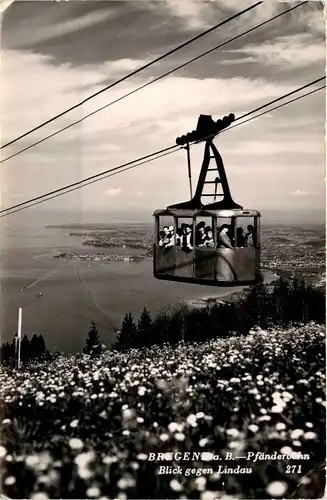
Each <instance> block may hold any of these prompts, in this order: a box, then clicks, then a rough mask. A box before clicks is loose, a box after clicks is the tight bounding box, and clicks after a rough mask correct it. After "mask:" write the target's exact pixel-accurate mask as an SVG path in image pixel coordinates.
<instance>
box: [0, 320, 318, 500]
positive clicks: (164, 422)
mask: <svg viewBox="0 0 327 500" xmlns="http://www.w3.org/2000/svg"><path fill="white" fill-rule="evenodd" d="M324 353H325V328H324V325H321V326H320V325H319V326H318V325H316V324H314V323H309V324H306V325H298V326H289V327H287V328H277V327H276V328H272V329H270V330H264V329H260V328H253V329H252V330H251V331H250V333H249V334H248V335H246V336H236V335H235V336H231V337H230V338H228V339H222V338H220V339H214V340H209V341H206V342H203V343H193V344H191V343H189V344H188V343H179V344H177V345H176V346H169V345H164V346H163V347H160V348H159V347H158V346H153V347H151V348H150V349H142V350H136V349H130V350H128V351H125V352H105V353H103V354H101V355H100V356H98V357H95V358H92V357H90V356H89V355H85V354H84V355H79V356H68V357H64V356H58V357H57V358H56V359H54V360H53V361H51V362H48V363H43V364H42V363H36V362H33V363H31V364H30V365H28V366H26V367H24V368H23V370H22V371H20V372H18V371H17V370H15V369H10V368H4V367H1V368H0V387H1V414H2V422H1V436H2V445H1V446H0V460H1V464H0V465H1V468H2V472H3V477H2V488H3V493H4V494H5V495H7V496H8V497H10V498H34V499H35V500H43V499H46V498H99V499H100V498H101V499H113V498H119V499H120V500H125V499H128V498H180V499H189V498H197V499H198V498H201V499H202V500H213V499H215V498H219V499H225V500H228V499H232V498H247V499H252V498H253V499H254V498H261V499H262V498H320V497H321V496H322V495H323V492H324V481H325V477H324V476H325V474H324V470H322V469H323V468H324V460H325V446H324V442H325V406H326V403H325V384H326V380H325V354H324ZM154 452H155V453H158V452H162V453H168V452H174V453H176V452H191V453H193V452H202V454H201V456H200V458H199V459H198V460H195V461H193V462H190V461H188V462H187V461H186V462H178V461H172V462H169V461H166V462H164V463H163V462H161V463H159V462H154V461H149V460H148V458H149V455H148V454H149V453H154ZM250 452H252V453H254V454H255V455H256V454H257V453H258V452H260V453H261V452H262V453H264V454H270V455H271V454H273V453H274V452H277V454H280V453H281V454H285V455H287V456H291V459H290V460H287V459H285V460H273V459H271V460H257V461H254V460H252V461H251V460H250V461H249V460H247V461H245V460H244V459H236V458H235V457H243V456H246V455H247V454H248V453H250ZM227 453H231V454H232V455H233V456H234V458H235V460H232V461H228V462H226V461H225V460H222V461H220V462H219V464H218V462H217V461H216V460H215V455H217V454H219V455H220V456H221V457H226V456H227V455H226V454H227ZM296 453H297V455H296ZM299 453H300V454H302V455H301V456H309V458H308V459H299V457H300V455H299ZM252 456H253V455H252ZM160 465H173V466H174V467H177V466H178V465H179V466H180V467H181V468H182V473H181V474H177V475H171V474H158V473H157V472H158V467H159V466H160ZM219 465H227V466H228V467H233V468H235V467H236V466H237V465H240V466H241V467H250V468H251V469H252V470H251V473H250V474H223V473H221V472H219ZM192 468H194V469H208V468H212V470H213V473H212V474H209V475H206V474H202V475H201V476H199V475H197V474H196V472H195V473H186V469H192Z"/></svg>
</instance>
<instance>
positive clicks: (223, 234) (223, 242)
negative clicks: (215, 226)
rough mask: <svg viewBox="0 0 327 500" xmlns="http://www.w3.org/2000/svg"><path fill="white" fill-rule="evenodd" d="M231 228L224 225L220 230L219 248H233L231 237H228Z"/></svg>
mask: <svg viewBox="0 0 327 500" xmlns="http://www.w3.org/2000/svg"><path fill="white" fill-rule="evenodd" d="M228 232H229V226H228V225H227V224H223V225H222V226H221V227H220V228H219V234H218V246H219V247H220V248H233V245H232V242H231V240H230V237H229V236H228Z"/></svg>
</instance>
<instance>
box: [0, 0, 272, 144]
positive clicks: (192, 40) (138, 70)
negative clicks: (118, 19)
mask: <svg viewBox="0 0 327 500" xmlns="http://www.w3.org/2000/svg"><path fill="white" fill-rule="evenodd" d="M262 3H263V0H262V1H259V2H257V3H255V4H254V5H251V6H250V7H247V8H246V9H243V10H241V11H240V12H237V13H236V14H234V15H232V16H230V17H228V18H227V19H224V21H221V22H220V23H218V24H215V26H212V27H211V28H209V29H207V30H206V31H203V32H202V33H200V34H199V35H196V36H194V37H193V38H191V39H190V40H187V41H186V42H183V43H182V44H180V45H178V46H177V47H175V48H173V49H171V50H169V51H168V52H166V53H165V54H162V55H161V56H159V57H157V58H156V59H154V60H153V61H150V62H149V63H147V64H144V65H143V66H141V67H140V68H137V69H136V70H134V71H132V72H130V73H128V74H127V75H125V76H123V77H122V78H119V79H118V80H116V81H115V82H113V83H111V84H110V85H107V86H106V87H104V88H103V89H101V90H98V91H97V92H95V93H94V94H92V95H90V96H88V97H86V98H85V99H83V100H82V101H80V102H78V103H77V104H74V106H71V107H70V108H68V109H66V110H65V111H62V112H61V113H58V114H57V115H55V116H53V117H52V118H50V119H49V120H46V121H45V122H43V123H41V124H40V125H38V126H37V127H34V128H32V129H30V130H28V131H27V132H25V133H24V134H21V135H20V136H19V137H16V138H15V139H12V140H11V141H9V142H7V143H6V144H4V145H3V146H2V147H1V149H4V148H6V147H8V146H10V145H11V144H14V143H15V142H17V141H19V140H20V139H23V138H24V137H26V136H28V135H30V134H31V133H32V132H36V130H39V129H40V128H42V127H44V126H45V125H48V124H49V123H52V122H53V121H55V120H57V119H58V118H61V117H62V116H64V115H66V114H67V113H70V112H71V111H73V110H74V109H76V108H78V107H80V106H83V104H85V103H87V102H88V101H90V100H91V99H93V98H94V97H97V96H98V95H100V94H102V93H103V92H105V91H107V90H109V89H111V88H113V87H115V86H116V85H118V84H119V83H122V82H124V81H125V80H127V79H128V78H131V77H132V76H134V75H137V74H138V73H140V72H141V71H143V70H144V69H147V68H149V67H150V66H152V65H153V64H155V63H157V62H159V61H161V60H162V59H165V58H166V57H168V56H170V55H172V54H174V53H175V52H177V51H178V50H180V49H182V48H184V47H186V46H187V45H189V44H191V43H193V42H195V41H196V40H199V39H200V38H202V37H203V36H205V35H208V34H209V33H211V32H212V31H214V30H216V29H217V28H220V27H221V26H224V25H225V24H227V23H229V22H231V21H233V20H234V19H237V18H238V17H240V16H242V15H243V14H245V13H246V12H249V11H250V10H252V9H254V8H255V7H258V6H259V5H261V4H262Z"/></svg>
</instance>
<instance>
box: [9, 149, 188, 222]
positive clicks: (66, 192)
mask: <svg viewBox="0 0 327 500" xmlns="http://www.w3.org/2000/svg"><path fill="white" fill-rule="evenodd" d="M180 149H182V148H181V147H177V146H175V150H172V151H167V152H166V153H162V154H160V155H158V156H156V157H155V158H148V159H147V160H144V161H140V162H138V163H136V164H133V165H130V166H129V167H126V168H121V170H119V171H115V172H113V170H115V169H112V170H110V171H109V173H107V174H105V175H104V173H102V174H99V175H100V176H101V177H100V176H99V177H97V178H96V179H93V180H91V181H88V182H87V179H84V181H82V182H85V184H82V185H81V184H79V185H78V186H75V187H72V188H70V189H67V190H65V191H64V192H63V191H61V192H59V193H56V194H53V195H52V196H49V197H48V198H42V199H40V200H38V201H35V202H34V203H31V204H29V205H24V206H23V207H20V208H17V209H15V210H12V211H11V212H9V213H5V214H3V215H0V219H1V218H2V217H6V216H7V215H11V214H14V213H16V212H20V211H21V210H25V209H26V208H30V207H34V206H35V205H39V204H40V203H44V202H46V201H50V200H53V199H54V198H58V197H59V196H63V195H64V194H68V193H71V192H72V191H77V190H78V189H81V188H83V187H85V186H89V185H90V184H95V183H96V182H100V181H102V180H104V179H107V178H108V177H112V176H114V175H117V174H120V173H122V172H126V171H127V170H131V169H132V168H136V167H140V166H141V165H144V164H145V163H149V162H151V161H155V160H158V159H159V158H162V157H163V156H168V155H170V154H172V153H176V151H179V150H180ZM102 176H103V177H102ZM48 194H50V193H48ZM29 201H32V200H29ZM29 201H26V202H24V203H29ZM11 208H14V207H11ZM11 208H8V209H7V210H11ZM1 213H2V211H0V214H1Z"/></svg>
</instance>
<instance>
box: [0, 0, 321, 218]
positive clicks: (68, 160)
mask: <svg viewBox="0 0 327 500" xmlns="http://www.w3.org/2000/svg"><path fill="white" fill-rule="evenodd" d="M254 3H255V1H253V0H247V1H246V0H241V1H240V0H209V1H205V0H203V1H201V0H155V1H150V0H127V1H124V0H118V1H114V0H113V1H82V0H75V1H73V0H72V1H62V0H61V1H56V2H52V1H42V0H40V1H37V0H34V1H27V0H26V1H24V0H21V1H18V0H15V1H14V2H12V1H10V0H4V1H3V2H2V22H1V70H0V71H1V75H0V76H1V102H0V116H1V143H2V144H4V143H6V142H7V141H9V140H11V139H13V138H15V137H17V136H18V135H20V134H22V133H24V132H26V131H27V130H29V129H30V128H32V127H34V126H36V125H38V124H39V123H41V122H43V121H45V120H47V119H49V118H51V117H52V116H54V115H55V114H57V113H60V112H61V111H64V110H65V109H67V108H69V107H70V106H72V105H74V104H76V103H77V102H79V101H81V100H83V99H85V98H86V97H87V96H89V95H91V94H93V93H94V92H96V91H98V90H100V89H102V88H103V87H105V86H107V85H109V84H110V83H113V82H114V81H116V80H117V79H119V78H121V77H123V76H125V75H127V74H128V73H129V72H131V71H133V70H135V69H137V68H138V67H140V66H142V65H144V64H146V63H147V62H150V61H152V60H153V59H155V58H156V57H158V56H160V55H161V54H164V53H165V52H167V51H169V50H170V49H172V48H174V47H176V46H177V45H179V44H181V43H183V42H184V41H187V40H188V39H190V38H192V37H194V36H195V35H197V34H198V33H200V32H201V31H204V30H205V29H208V28H210V27H211V26H213V25H214V24H217V23H218V22H221V21H223V20H224V19H226V18H228V17H229V16H231V15H232V14H234V13H236V12H238V11H240V10H242V9H245V8H246V7H249V6H250V5H253V4H254ZM293 5H295V2H277V1H273V0H265V1H264V2H263V3H262V4H261V5H259V6H258V7H256V8H255V9H253V10H252V11H251V12H249V13H247V14H245V15H243V16H241V17H239V18H238V19H236V20H234V21H232V22H230V23H228V24H226V25H224V26H222V27H221V28H218V29H217V30H215V31H213V32H212V33H210V34H209V35H207V36H205V37H204V38H202V39H200V40H198V41H196V42H194V43H192V44H190V45H188V46H187V47H185V48H183V49H181V50H180V51H178V52H176V53H175V54H173V55H172V56H170V57H167V58H166V59H164V60H162V61H160V62H159V63H157V64H155V65H153V66H151V67H150V68H148V69H146V70H144V71H142V72H141V73H139V74H138V75H136V76H134V77H131V78H129V79H127V80H126V81H124V82H123V83H121V84H119V85H117V86H115V87H114V88H112V89H110V90H108V91H106V92H103V93H102V94H101V95H99V96H98V97H96V98H94V99H92V100H90V101H89V102H88V103H86V104H85V105H83V106H82V107H79V108H78V109H76V110H74V111H72V112H71V113H69V114H67V115H65V116H63V117H62V118H60V119H58V120H56V121H55V122H53V123H51V124H49V125H47V126H46V127H44V128H42V129H40V130H38V131H37V132H35V133H33V134H31V135H30V136H28V137H26V138H24V139H22V140H20V141H19V142H17V143H16V144H14V145H12V146H10V147H7V148H5V149H4V150H3V151H2V159H3V158H5V157H7V156H9V155H11V154H13V153H15V152H16V151H18V150H20V149H22V148H24V147H26V146H28V145H30V144H31V143H32V142H35V141H37V140H39V139H41V138H43V137H44V136H45V135H48V134H49V133H52V132H54V131H56V130H58V129H59V128H61V127H64V126H66V125H68V124H70V123H72V122H73V121H76V120H79V119H81V118H82V117H83V116H84V115H86V114H87V113H89V112H91V111H93V110H95V109H97V108H99V107H101V106H103V105H105V104H107V103H109V102H111V101H113V100H115V99H117V98H119V97H120V96H123V95H124V94H126V93H127V92H130V91H132V90H134V89H135V88H137V87H138V86H140V85H142V84H144V83H146V82H148V81H150V80H151V79H153V78H154V77H157V76H159V75H161V74H162V73H164V72H166V71H169V70H170V69H173V68H174V67H175V66H178V65H179V64H182V63H183V62H185V61H187V60H188V59H191V58H192V57H195V56H197V55H199V54H201V53H202V52H204V51H205V50H208V49H210V48H212V47H214V46H215V45H218V44H219V43H222V42H223V41H225V40H228V39H229V38H231V37H233V36H235V35H236V34H238V33H241V32H243V31H245V30H247V29H249V28H251V27H253V26H255V25H256V24H258V23H260V22H262V21H265V20H267V19H269V18H270V17H272V16H273V15H276V14H278V13H279V12H282V11H284V10H287V9H288V8H290V7H291V6H293ZM325 46H326V44H325V20H324V13H323V9H322V7H321V3H319V2H314V1H310V2H308V3H307V4H306V5H303V6H300V7H299V8H298V9H296V10H295V11H294V12H292V13H289V14H286V15H285V16H283V17H281V18H280V19H277V20H275V21H272V22H271V23H269V24H267V25H266V26H264V27H262V28H259V29H257V30H255V31H254V32H253V33H251V34H249V35H246V36H243V37H241V38H240V39H238V40H237V41H234V42H232V43H229V44H227V45H226V46H225V47H223V48H222V49H218V50H217V51H214V52H213V53H211V54H210V55H208V56H205V57H203V58H200V59H199V60H198V61H196V62H194V63H192V64H189V65H188V66H186V67H185V68H183V69H182V70H179V71H176V72H175V73H173V74H171V75H170V76H167V77H165V78H163V79H162V80H160V81H158V82H156V83H154V84H152V85H149V86H148V87H146V88H145V89H143V90H140V91H139V92H137V93H135V94H134V95H132V96H129V97H126V98H125V99H123V100H121V101H120V102H118V103H115V104H113V105H112V106H110V107H108V108H106V109H105V110H103V111H100V112H99V113H96V114H95V115H93V116H92V117H90V118H87V119H85V120H84V121H83V122H81V123H79V124H78V125H76V126H74V127H71V128H70V129H69V130H67V131H65V132H63V133H61V134H58V135H57V136H55V137H53V138H51V139H49V140H47V141H45V142H44V143H42V144H40V145H38V146H36V147H34V148H32V149H30V150H29V151H27V152H24V153H22V154H20V155H18V156H16V157H15V158H13V159H10V160H8V161H7V162H5V163H3V164H2V165H1V166H0V183H1V206H2V208H7V207H9V206H11V205H15V204H17V203H20V202H23V201H25V200H27V199H29V198H33V197H35V196H38V195H40V194H43V193H44V192H47V191H52V190H54V189H57V188H60V187H62V186H64V185H66V184H70V183H73V182H76V181H79V180H81V179H83V178H85V177H88V176H91V175H93V174H96V173H98V172H102V171H105V170H107V169H109V168H112V167H116V166H118V165H120V164H122V163H125V162H128V161H130V160H134V159H135V158H138V157H141V156H143V155H147V154H149V153H152V152H155V151H157V150H160V149H163V148H165V147H168V146H171V145H173V144H175V139H176V137H177V136H180V135H182V134H185V133H187V132H189V131H192V130H193V129H195V127H196V124H197V120H198V117H199V115H200V114H208V115H212V117H213V118H214V119H215V120H217V119H218V118H221V117H223V116H224V115H226V114H229V113H234V114H235V116H236V117H237V116H240V115H241V114H243V113H246V112H248V111H251V110H252V109H254V108H256V107H258V106H260V105H262V104H265V103H266V102H268V101H270V100H272V99H275V98H277V97H279V96H281V95H283V94H285V93H287V92H290V91H292V90H295V89H296V88H298V87H300V86H302V85H305V84H306V83H309V82H311V81H313V80H315V79H317V78H319V77H322V76H324V75H325ZM319 85H321V84H317V85H316V87H317V86H319ZM308 90H311V88H310V89H308ZM304 92H305V91H304ZM325 107H326V106H325V90H321V91H319V92H317V93H315V94H313V95H312V96H309V97H305V98H304V99H301V100H299V101H297V102H295V103H292V104H290V105H288V106H285V107H284V108H281V109H279V110H276V111H272V112H270V113H268V114H266V115H264V116H262V117H260V118H258V119H255V120H253V121H250V122H248V123H246V124H244V125H241V126H238V127H235V128H234V129H230V130H228V131H226V132H225V133H223V134H221V135H220V136H219V137H217V138H216V139H215V145H216V146H217V148H218V149H219V151H220V153H221V155H222V157H223V160H224V164H225V168H226V172H227V176H228V180H229V184H230V189H231V193H232V196H233V198H234V200H235V201H236V202H237V203H239V204H241V205H242V206H243V207H244V208H253V209H259V210H260V211H263V212H264V211H266V210H279V211H283V212H285V213H287V212H289V211H292V212H295V213H298V214H299V217H301V214H303V213H304V212H306V211H308V212H310V211H315V210H317V211H320V212H323V211H324V208H325V181H324V178H325V173H324V172H325V139H324V125H325ZM203 149H204V145H203V144H198V145H196V146H194V147H192V148H191V160H192V173H193V185H195V183H196V180H197V176H198V174H199V170H200V166H201V163H202V156H203ZM187 199H189V184H188V178H187V163H186V155H185V150H180V151H178V152H176V153H174V154H172V155H169V156H167V157H164V158H162V159H159V160H156V161H153V162H151V163H148V164H146V165H143V166H140V167H138V168H135V169H132V170H129V171H128V172H125V173H121V174H119V175H115V176H113V177H110V178H107V179H105V180H102V181H101V182H98V183H95V184H92V185H90V186H87V187H84V188H83V189H80V190H78V191H75V192H73V193H69V194H66V195H64V196H62V197H59V198H57V199H55V200H52V201H49V202H47V203H44V204H42V205H39V206H38V207H35V208H29V209H27V211H30V212H31V213H32V214H33V211H34V210H38V211H40V210H50V209H51V210H52V209H53V210H56V211H57V212H58V214H59V213H66V215H67V214H69V213H75V214H76V213H79V214H80V217H81V219H83V220H88V219H89V218H90V217H89V216H90V214H92V213H93V214H94V213H108V217H110V214H119V213H121V214H125V215H126V214H132V215H133V220H134V219H137V214H138V213H140V214H141V213H143V214H144V213H149V214H152V212H153V211H154V210H155V209H158V208H165V207H166V206H168V205H170V204H172V203H177V202H181V201H186V200H187ZM15 217H16V215H10V216H9V217H8V219H9V218H12V221H13V224H14V223H15ZM75 219H76V217H75Z"/></svg>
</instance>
